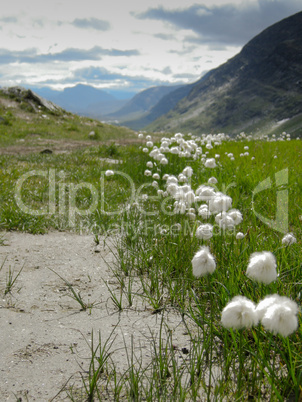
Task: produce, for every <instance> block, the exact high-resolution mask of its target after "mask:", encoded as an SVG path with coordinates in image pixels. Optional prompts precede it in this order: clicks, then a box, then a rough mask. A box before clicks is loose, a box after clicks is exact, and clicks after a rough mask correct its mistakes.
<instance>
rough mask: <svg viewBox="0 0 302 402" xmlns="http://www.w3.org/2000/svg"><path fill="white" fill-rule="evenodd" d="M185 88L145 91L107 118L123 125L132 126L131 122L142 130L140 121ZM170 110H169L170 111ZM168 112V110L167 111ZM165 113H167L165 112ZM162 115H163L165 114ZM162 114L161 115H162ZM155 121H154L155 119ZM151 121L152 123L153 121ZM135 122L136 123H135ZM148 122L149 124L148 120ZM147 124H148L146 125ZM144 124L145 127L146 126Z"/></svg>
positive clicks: (150, 89) (159, 88) (158, 88)
mask: <svg viewBox="0 0 302 402" xmlns="http://www.w3.org/2000/svg"><path fill="white" fill-rule="evenodd" d="M182 88H183V86H180V85H178V86H156V87H152V88H148V89H145V90H143V91H141V92H139V93H138V94H137V95H135V96H134V97H133V98H132V99H130V101H129V102H127V104H126V105H125V106H124V107H122V108H121V109H120V110H118V111H116V112H114V113H111V114H108V115H107V118H111V119H117V120H119V121H120V122H121V123H123V124H125V125H127V126H129V127H130V126H131V122H132V123H133V124H134V125H136V126H137V127H139V128H141V127H142V123H141V122H136V120H138V119H143V118H144V117H145V116H146V115H147V114H148V113H149V112H150V111H151V110H152V108H153V107H154V106H155V105H156V104H157V103H158V102H159V101H161V100H162V99H163V97H165V96H167V95H168V94H170V93H172V92H174V91H175V90H181V89H182ZM168 110H169V109H168ZM166 111H167V109H166ZM163 113H165V112H163ZM163 113H161V114H163ZM161 114H160V115H161ZM153 120H154V119H153ZM153 120H151V121H153ZM134 121H135V122H134ZM147 122H149V121H148V120H147ZM146 124H147V123H146ZM146 124H144V125H146Z"/></svg>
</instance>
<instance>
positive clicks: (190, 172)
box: [182, 166, 193, 177]
mask: <svg viewBox="0 0 302 402" xmlns="http://www.w3.org/2000/svg"><path fill="white" fill-rule="evenodd" d="M182 173H183V174H184V175H185V176H187V177H192V175H193V169H192V168H191V166H187V167H186V168H184V170H183V171H182Z"/></svg>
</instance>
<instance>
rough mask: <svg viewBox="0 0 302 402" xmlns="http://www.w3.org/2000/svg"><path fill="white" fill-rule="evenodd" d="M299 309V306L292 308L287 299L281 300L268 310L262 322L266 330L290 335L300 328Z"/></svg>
mask: <svg viewBox="0 0 302 402" xmlns="http://www.w3.org/2000/svg"><path fill="white" fill-rule="evenodd" d="M292 303H294V302H292ZM297 310H298V308H294V309H293V308H291V306H290V304H289V303H288V302H287V301H285V302H281V301H279V302H278V303H274V304H272V305H271V306H270V307H269V308H268V309H267V310H266V312H265V314H264V316H263V318H262V320H261V323H262V325H263V327H264V328H265V329H266V330H268V331H270V332H272V333H273V334H280V335H282V336H284V337H286V336H289V335H290V334H292V333H293V332H294V331H296V330H297V328H298V318H297Z"/></svg>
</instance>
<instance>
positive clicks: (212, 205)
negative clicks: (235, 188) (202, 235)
mask: <svg viewBox="0 0 302 402" xmlns="http://www.w3.org/2000/svg"><path fill="white" fill-rule="evenodd" d="M231 206H232V198H231V197H229V196H228V195H225V194H222V193H221V194H216V195H215V197H212V198H211V199H210V201H209V210H210V211H211V212H213V213H217V214H218V213H219V212H223V211H227V210H229V209H230V208H231Z"/></svg>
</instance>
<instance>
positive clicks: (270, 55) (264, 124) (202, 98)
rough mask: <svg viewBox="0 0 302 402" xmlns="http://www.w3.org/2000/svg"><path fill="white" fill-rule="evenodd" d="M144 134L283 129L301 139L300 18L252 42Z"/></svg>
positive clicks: (301, 64)
mask: <svg viewBox="0 0 302 402" xmlns="http://www.w3.org/2000/svg"><path fill="white" fill-rule="evenodd" d="M171 96H173V93H171ZM147 128H149V129H151V130H164V131H182V132H189V131H190V132H192V133H196V134H200V133H202V132H220V131H224V132H226V133H228V134H232V133H233V134H236V133H239V132H240V131H246V132H253V133H257V132H259V131H266V132H267V131H272V130H276V129H279V130H286V129H288V130H290V131H291V133H294V134H296V135H298V134H299V135H300V134H302V12H299V13H297V14H295V15H293V16H291V17H288V18H286V19H284V20H282V21H280V22H278V23H276V24H274V25H272V26H270V27H269V28H267V29H265V30H264V31H263V32H262V33H260V34H259V35H257V36H256V37H254V38H253V39H252V40H251V41H249V42H248V43H247V44H246V45H245V46H244V47H243V49H242V50H241V52H240V53H239V54H238V55H236V56H235V57H233V58H232V59H230V60H229V61H227V62H226V63H225V64H223V65H221V66H220V67H218V68H216V69H214V70H211V71H210V72H209V73H208V74H207V76H206V77H203V78H202V79H200V80H199V81H197V82H196V83H195V84H194V85H193V86H192V89H191V91H190V92H189V94H188V95H187V96H186V97H184V98H183V99H182V100H180V102H178V103H177V105H176V106H175V107H174V108H173V109H171V110H170V111H169V112H168V113H167V114H165V115H164V116H161V117H160V118H159V119H157V120H156V121H154V122H153V123H151V124H150V125H149V126H148V127H147Z"/></svg>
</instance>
